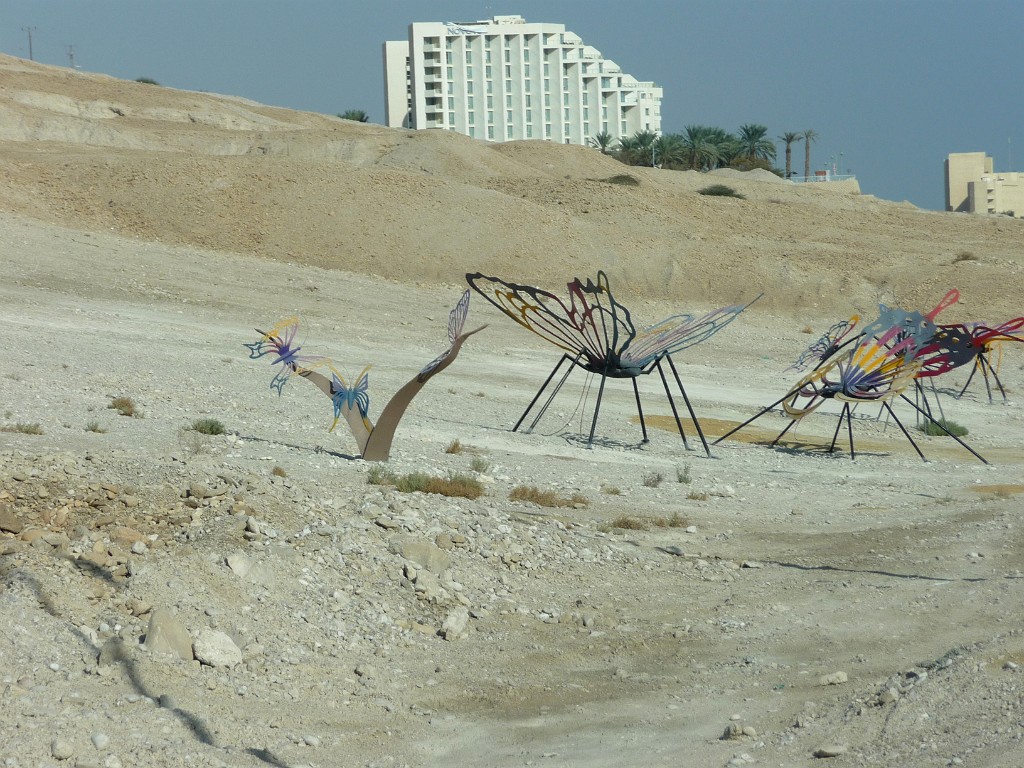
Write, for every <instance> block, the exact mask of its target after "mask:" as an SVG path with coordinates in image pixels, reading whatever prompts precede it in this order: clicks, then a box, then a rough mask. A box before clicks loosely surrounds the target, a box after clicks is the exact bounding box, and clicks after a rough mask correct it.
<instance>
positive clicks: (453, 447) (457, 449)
mask: <svg viewBox="0 0 1024 768" xmlns="http://www.w3.org/2000/svg"><path fill="white" fill-rule="evenodd" d="M444 452H445V453H462V443H460V442H459V438H457V437H456V438H455V439H454V440H452V441H451V442H450V443H448V447H447V448H445V449H444Z"/></svg>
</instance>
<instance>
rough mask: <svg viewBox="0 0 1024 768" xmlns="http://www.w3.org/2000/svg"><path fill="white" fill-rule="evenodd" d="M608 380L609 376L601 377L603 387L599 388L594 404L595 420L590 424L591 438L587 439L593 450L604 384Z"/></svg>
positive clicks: (588, 445) (589, 446)
mask: <svg viewBox="0 0 1024 768" xmlns="http://www.w3.org/2000/svg"><path fill="white" fill-rule="evenodd" d="M607 380H608V377H607V376H604V375H602V376H601V386H599V387H598V388H597V402H596V403H594V420H593V421H592V422H590V437H588V438H587V447H588V448H592V447H593V446H594V431H595V430H596V429H597V415H598V414H599V413H600V412H601V398H602V397H604V383H605V382H606V381H607Z"/></svg>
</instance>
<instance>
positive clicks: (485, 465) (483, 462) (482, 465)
mask: <svg viewBox="0 0 1024 768" xmlns="http://www.w3.org/2000/svg"><path fill="white" fill-rule="evenodd" d="M469 468H470V469H472V470H473V471H474V472H478V473H479V474H481V475H486V474H487V473H488V472H490V471H491V462H489V461H488V460H487V459H485V458H484V457H483V456H474V457H473V459H472V461H470V462H469Z"/></svg>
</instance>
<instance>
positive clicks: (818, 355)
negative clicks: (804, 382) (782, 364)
mask: <svg viewBox="0 0 1024 768" xmlns="http://www.w3.org/2000/svg"><path fill="white" fill-rule="evenodd" d="M859 322H860V315H853V316H852V317H851V318H850V319H849V320H840V321H839V322H838V323H833V324H832V326H831V327H830V328H829V329H828V330H827V331H825V332H824V333H823V334H821V336H819V337H818V339H817V340H816V341H814V342H812V343H811V344H810V346H808V347H807V349H805V350H804V351H803V352H802V353H801V355H800V357H798V358H797V359H796V361H795V362H794V363H793V364H792V365H791V366H789V367H788V368H787V369H786V370H787V371H790V370H795V371H802V370H804V369H805V368H806V367H807V366H808V365H810V364H811V363H812V362H822V361H825V360H828V359H829V358H830V357H831V356H832V355H834V354H835V353H836V352H837V351H838V350H839V348H840V347H841V346H843V339H845V338H846V337H847V335H849V333H850V331H852V330H853V329H854V328H855V327H856V325H857V323H859Z"/></svg>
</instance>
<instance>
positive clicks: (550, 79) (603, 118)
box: [384, 16, 662, 144]
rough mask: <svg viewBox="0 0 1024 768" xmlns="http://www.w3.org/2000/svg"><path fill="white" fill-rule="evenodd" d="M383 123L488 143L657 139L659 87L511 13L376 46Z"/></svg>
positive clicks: (570, 37)
mask: <svg viewBox="0 0 1024 768" xmlns="http://www.w3.org/2000/svg"><path fill="white" fill-rule="evenodd" d="M384 94H385V122H386V123H387V125H388V126H390V127H393V128H403V127H404V128H415V129H422V128H444V129H447V130H451V131H458V132H459V133H464V134H466V135H468V136H473V137H475V138H478V139H487V140H490V141H510V140H514V139H547V140H550V141H557V142H564V143H566V144H586V143H587V139H589V138H592V137H594V136H596V135H597V134H599V133H608V134H609V135H610V136H611V138H612V140H613V141H614V140H615V139H618V138H620V137H624V136H631V135H633V134H634V133H636V132H637V131H652V132H654V133H657V134H660V133H661V97H662V89H661V88H659V87H657V86H655V85H654V83H649V82H640V81H638V80H637V79H636V78H634V77H631V76H630V75H627V74H624V73H623V72H622V70H621V69H620V68H619V66H618V65H617V64H616V63H615V62H614V61H611V60H609V59H605V58H604V57H602V56H601V52H600V51H598V50H597V49H596V48H593V47H591V46H589V45H585V44H584V43H583V41H582V40H581V39H580V38H579V37H578V36H577V35H575V34H573V33H572V32H566V30H565V26H564V25H563V24H528V23H526V21H525V20H524V19H523V18H522V17H520V16H495V17H494V18H493V19H489V20H486V21H476V22H469V23H452V22H444V23H441V22H417V23H414V24H411V25H410V26H409V39H408V41H404V40H402V41H389V42H386V43H384Z"/></svg>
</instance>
